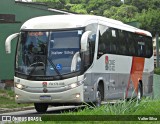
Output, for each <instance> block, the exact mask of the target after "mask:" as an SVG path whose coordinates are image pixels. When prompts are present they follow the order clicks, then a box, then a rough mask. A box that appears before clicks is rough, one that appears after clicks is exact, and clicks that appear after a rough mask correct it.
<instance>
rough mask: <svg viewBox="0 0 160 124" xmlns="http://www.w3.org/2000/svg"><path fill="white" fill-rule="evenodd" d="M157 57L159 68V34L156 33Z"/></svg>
mask: <svg viewBox="0 0 160 124" xmlns="http://www.w3.org/2000/svg"><path fill="white" fill-rule="evenodd" d="M156 57H157V62H156V63H157V67H159V34H158V32H157V33H156Z"/></svg>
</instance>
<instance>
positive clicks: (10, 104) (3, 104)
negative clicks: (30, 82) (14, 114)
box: [0, 90, 32, 109]
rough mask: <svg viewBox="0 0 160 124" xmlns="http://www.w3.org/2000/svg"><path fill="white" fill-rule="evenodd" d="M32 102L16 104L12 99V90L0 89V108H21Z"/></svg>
mask: <svg viewBox="0 0 160 124" xmlns="http://www.w3.org/2000/svg"><path fill="white" fill-rule="evenodd" d="M31 105H32V104H17V103H16V102H15V99H14V91H11V90H0V109H2V108H9V109H11V108H21V107H26V106H31Z"/></svg>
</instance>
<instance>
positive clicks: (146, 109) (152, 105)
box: [21, 98, 160, 124]
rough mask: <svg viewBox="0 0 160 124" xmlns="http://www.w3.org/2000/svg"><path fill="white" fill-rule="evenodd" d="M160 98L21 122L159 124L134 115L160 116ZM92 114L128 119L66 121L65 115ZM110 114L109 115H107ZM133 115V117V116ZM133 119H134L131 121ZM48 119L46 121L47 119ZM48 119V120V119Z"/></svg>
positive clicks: (109, 105) (43, 123)
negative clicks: (141, 119)
mask: <svg viewBox="0 0 160 124" xmlns="http://www.w3.org/2000/svg"><path fill="white" fill-rule="evenodd" d="M159 106H160V100H152V99H151V98H145V99H143V100H142V101H141V102H140V103H139V102H137V101H135V100H129V101H122V102H117V103H115V104H106V105H102V106H101V107H99V108H96V107H95V108H91V107H86V108H84V109H79V110H78V112H65V113H63V114H61V115H62V116H61V115H43V116H42V120H43V119H44V121H42V122H22V123H21V124H63V123H64V124H70V123H76V124H82V123H83V124H90V123H91V124H97V123H100V124H144V123H145V124H146V123H147V124H153V123H154V124H158V123H159V121H138V118H136V119H135V118H134V117H137V116H138V117H139V116H140V117H146V116H151V117H152V116H154V115H159V116H160V107H159ZM88 115H89V116H90V115H91V118H92V119H94V118H97V117H98V116H99V115H100V117H101V116H104V117H110V116H112V117H113V116H114V117H118V118H121V117H124V118H126V120H128V121H114V120H113V121H65V116H68V117H69V116H70V118H71V120H73V117H78V118H81V117H82V119H83V118H84V119H86V118H87V117H89V116H88ZM106 115H108V116H106ZM132 117H133V118H132ZM54 118H55V119H56V120H57V118H59V120H63V121H54V120H55V119H54ZM127 118H130V119H131V120H132V119H133V121H130V120H129V119H127ZM158 119H160V118H158ZM45 120H46V121H45ZM47 120H48V121H47Z"/></svg>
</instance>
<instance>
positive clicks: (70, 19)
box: [21, 14, 151, 36]
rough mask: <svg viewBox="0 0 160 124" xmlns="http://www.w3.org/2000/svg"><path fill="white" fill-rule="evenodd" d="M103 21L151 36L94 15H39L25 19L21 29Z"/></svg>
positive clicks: (48, 27) (118, 22) (38, 28)
mask: <svg viewBox="0 0 160 124" xmlns="http://www.w3.org/2000/svg"><path fill="white" fill-rule="evenodd" d="M100 22H104V23H105V24H109V26H111V27H114V28H118V29H122V30H123V29H124V30H128V31H131V32H139V34H140V33H141V34H146V35H148V36H151V34H150V33H149V32H147V31H144V30H140V29H137V28H135V27H133V26H130V25H127V24H124V23H122V22H121V21H117V20H114V19H110V18H106V17H101V16H95V15H78V14H77V15H76V14H71V15H49V16H41V17H35V18H32V19H29V20H28V21H26V22H25V23H24V24H23V25H22V27H21V30H45V29H51V30H54V29H68V28H78V27H85V26H86V25H88V24H91V23H100Z"/></svg>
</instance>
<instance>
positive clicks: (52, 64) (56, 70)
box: [48, 58, 62, 78]
mask: <svg viewBox="0 0 160 124" xmlns="http://www.w3.org/2000/svg"><path fill="white" fill-rule="evenodd" d="M48 61H49V62H50V64H51V66H52V67H53V68H54V70H55V72H56V73H57V74H58V76H59V77H60V78H62V75H61V73H60V72H59V71H58V69H57V68H56V66H55V64H54V63H53V62H52V60H51V59H49V58H48Z"/></svg>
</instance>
